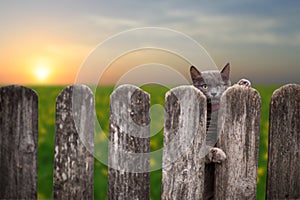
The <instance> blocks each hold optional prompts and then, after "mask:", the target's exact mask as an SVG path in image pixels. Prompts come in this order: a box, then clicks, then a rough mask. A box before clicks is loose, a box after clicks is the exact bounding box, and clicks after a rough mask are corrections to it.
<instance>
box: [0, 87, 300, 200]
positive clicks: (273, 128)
mask: <svg viewBox="0 0 300 200" xmlns="http://www.w3.org/2000/svg"><path fill="white" fill-rule="evenodd" d="M110 103H111V113H110V137H109V141H110V145H109V171H108V194H107V198H108V199H112V200H114V199H150V173H149V171H150V156H149V153H150V125H149V124H150V115H149V108H150V96H149V94H147V93H146V92H144V91H142V90H140V89H139V88H137V87H135V86H131V85H124V86H121V87H119V88H117V89H116V90H115V91H114V92H113V93H112V95H111V102H110ZM260 105H261V99H260V96H259V94H258V92H257V91H256V90H255V89H252V88H247V87H241V86H233V87H231V88H229V89H228V90H227V91H226V92H225V93H224V95H223V96H222V99H221V104H220V111H219V112H220V117H219V122H218V126H219V127H218V129H219V136H218V143H217V146H218V147H220V148H221V149H223V150H224V152H226V154H227V159H226V160H225V161H224V162H223V163H222V164H216V166H215V177H214V179H213V180H208V179H207V178H205V179H204V177H205V163H204V155H205V148H204V147H205V138H206V135H205V131H206V112H207V111H206V98H205V96H204V95H203V94H202V93H201V92H199V91H198V90H197V89H195V88H194V87H193V86H181V87H177V88H174V89H172V90H170V91H169V92H168V93H167V94H166V99H165V127H164V148H163V158H162V159H163V168H162V194H161V199H166V200H167V199H189V200H194V199H205V198H206V197H205V196H203V194H204V191H205V190H206V188H205V187H206V186H207V185H208V182H210V183H213V188H212V189H213V191H214V196H215V199H255V198H256V180H257V166H258V147H259V132H260V131H259V124H260ZM94 107H95V106H94V97H93V94H92V92H91V91H90V90H89V88H88V87H86V86H82V85H74V86H69V87H67V88H65V89H64V90H63V91H62V92H61V94H60V95H59V96H58V98H57V103H56V132H55V156H54V177H53V181H54V183H53V184H54V186H53V198H54V199H93V198H94V197H93V195H94V194H93V191H94V188H93V185H94V168H93V167H94V158H93V153H94V138H93V137H94V116H95V109H94ZM37 124H38V95H37V94H36V93H35V92H34V91H32V90H31V89H28V88H25V87H22V86H16V85H12V86H5V87H1V88H0V177H1V178H0V199H37V167H38V163H37V149H38V142H37V139H38V125H37ZM268 159H269V160H268V170H267V188H266V191H267V192H266V193H267V195H266V199H300V170H299V169H300V162H299V160H300V86H299V85H286V86H283V87H281V88H280V89H278V90H276V91H275V92H274V94H273V97H272V100H271V107H270V128H269V155H268Z"/></svg>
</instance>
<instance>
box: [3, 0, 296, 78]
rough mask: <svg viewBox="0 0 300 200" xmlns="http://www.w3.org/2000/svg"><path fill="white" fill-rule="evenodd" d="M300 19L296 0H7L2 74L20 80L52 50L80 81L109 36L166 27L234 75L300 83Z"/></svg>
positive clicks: (64, 73) (51, 54) (67, 72)
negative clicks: (82, 68) (95, 51)
mask: <svg viewBox="0 0 300 200" xmlns="http://www.w3.org/2000/svg"><path fill="white" fill-rule="evenodd" d="M299 19H300V1H296V0H286V1H279V0H273V1H267V0H265V1H263V0H262V1H259V0H251V1H250V0H227V1H221V0H216V1H208V0H207V1H174V0H165V1H138V0H123V1H118V2H117V1H32V0H29V1H1V2H0V26H1V31H0V42H1V46H0V53H1V59H0V63H1V65H0V67H1V71H0V80H2V82H3V83H14V82H13V81H12V80H16V79H18V76H22V73H20V71H26V70H27V68H28V70H30V69H31V68H30V67H31V66H30V65H33V64H31V63H32V62H33V61H32V62H31V61H30V62H29V61H28V63H26V62H27V60H26V58H28V59H29V58H30V59H34V57H49V59H50V57H51V58H52V59H54V58H55V60H56V61H55V62H56V63H59V64H57V65H61V63H65V65H64V67H63V68H64V69H63V70H62V72H61V73H60V74H59V73H58V72H56V77H57V79H59V80H63V79H64V77H68V78H65V80H69V82H72V80H74V77H75V76H76V72H77V71H78V69H79V67H80V65H81V64H82V62H83V61H84V59H85V58H86V57H87V56H88V55H89V53H90V52H91V51H92V50H93V49H94V48H95V47H96V46H97V45H98V44H99V43H101V42H103V41H104V40H105V39H107V38H108V37H110V36H112V35H114V34H117V33H119V32H122V31H125V30H128V29H132V28H141V27H164V28H170V29H174V30H176V31H179V32H182V33H184V34H186V35H188V36H190V37H192V38H193V39H195V40H196V41H197V42H198V43H200V44H201V45H203V47H204V48H205V49H206V50H207V51H208V52H209V54H210V55H211V57H212V58H213V60H214V61H215V63H216V64H217V66H219V68H221V67H222V65H224V64H225V62H227V61H230V62H231V63H232V79H233V80H234V81H235V80H237V79H239V78H240V77H247V78H249V79H250V80H251V81H252V82H253V83H254V84H255V83H257V84H274V83H276V84H281V83H291V82H292V83H299V82H300V81H299V75H300V67H299V63H300V20H299ZM18 60H19V61H18ZM21 61H22V62H23V63H24V64H23V65H22V64H20V63H19V62H21ZM49 62H50V61H49ZM55 62H54V61H53V62H52V63H55ZM53 65H54V64H53ZM200 67H201V66H200ZM8 68H10V70H8ZM61 68H62V67H60V68H59V69H61ZM54 69H55V70H56V71H57V70H58V69H57V68H55V67H54ZM186 69H187V70H186V71H188V66H186ZM24 73H25V72H24ZM25 76H28V77H29V76H30V75H29V73H28V74H27V75H24V77H25ZM8 77H11V78H10V79H9V78H8ZM26 80H28V79H24V81H23V82H24V83H27V82H26ZM53 80H54V79H52V82H53ZM28 83H30V81H29V82H28ZM58 83H65V82H63V81H62V82H59V81H58Z"/></svg>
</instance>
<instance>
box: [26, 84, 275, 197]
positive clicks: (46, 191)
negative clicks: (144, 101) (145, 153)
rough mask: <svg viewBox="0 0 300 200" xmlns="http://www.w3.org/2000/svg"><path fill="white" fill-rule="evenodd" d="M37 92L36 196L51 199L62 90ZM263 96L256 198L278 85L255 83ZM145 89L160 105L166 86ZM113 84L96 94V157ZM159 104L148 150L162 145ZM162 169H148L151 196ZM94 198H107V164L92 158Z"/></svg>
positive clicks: (261, 190)
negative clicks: (57, 102)
mask: <svg viewBox="0 0 300 200" xmlns="http://www.w3.org/2000/svg"><path fill="white" fill-rule="evenodd" d="M30 88H32V89H34V90H35V91H36V92H37V93H38V95H39V149H38V198H39V199H52V183H53V180H52V179H53V178H52V176H53V157H54V130H55V100H56V97H57V95H58V94H59V93H60V92H61V90H62V89H63V87H62V86H53V87H30ZM255 88H256V89H257V90H258V91H259V93H260V95H261V97H262V110H261V134H260V153H259V168H258V175H259V176H258V187H257V194H258V198H257V199H264V198H265V184H266V183H265V182H266V166H267V146H268V141H267V136H268V126H269V122H268V121H269V118H268V115H269V102H270V99H271V95H272V93H273V91H274V90H275V89H277V88H279V86H257V87H255ZM143 89H144V90H145V91H147V92H148V93H150V95H151V105H156V104H159V105H161V106H163V104H164V95H165V93H166V91H168V89H167V88H163V87H158V86H145V87H143ZM112 91H113V87H108V86H107V87H101V88H98V89H97V91H96V95H95V100H96V113H97V118H98V121H99V123H100V126H101V128H102V130H100V129H99V130H97V129H96V133H97V134H96V137H95V153H96V157H97V156H102V157H103V155H101V154H106V153H107V149H106V147H107V145H106V144H105V140H106V137H107V136H108V119H109V95H110V93H111V92H112ZM161 106H158V105H156V106H154V107H155V108H157V109H156V112H151V117H152V121H151V134H152V135H153V136H152V137H151V143H150V145H151V151H155V150H158V149H161V148H162V137H163V132H162V130H161V128H162V127H163V115H162V112H161V111H162V110H161V108H162V107H161ZM160 162H161V161H160V158H151V162H150V164H151V166H152V167H156V165H157V166H159V165H160ZM160 181H161V170H156V171H153V172H151V199H160V192H161V184H160ZM94 188H95V199H101V200H102V199H106V191H107V167H106V166H105V165H104V164H102V163H101V162H99V161H97V159H95V184H94Z"/></svg>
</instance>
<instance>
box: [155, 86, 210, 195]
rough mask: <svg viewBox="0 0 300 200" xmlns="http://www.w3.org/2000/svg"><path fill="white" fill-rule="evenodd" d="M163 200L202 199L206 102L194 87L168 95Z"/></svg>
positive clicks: (173, 91)
mask: <svg viewBox="0 0 300 200" xmlns="http://www.w3.org/2000/svg"><path fill="white" fill-rule="evenodd" d="M164 131H165V132H164V149H163V169H162V195H161V199H172V200H173V199H175V200H176V199H178V200H179V199H180V200H181V199H187V200H195V199H202V194H203V191H204V167H205V163H204V156H205V148H204V144H205V138H206V98H205V96H204V95H203V94H202V93H201V92H200V91H199V90H198V89H196V88H195V87H193V86H181V87H177V88H174V89H172V90H170V91H169V92H168V93H167V94H166V102H165V129H164Z"/></svg>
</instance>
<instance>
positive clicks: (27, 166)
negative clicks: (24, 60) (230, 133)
mask: <svg viewBox="0 0 300 200" xmlns="http://www.w3.org/2000/svg"><path fill="white" fill-rule="evenodd" d="M37 151H38V96H37V94H36V93H35V92H34V91H32V90H31V89H28V88H25V87H22V86H17V85H11V86H6V87H1V88H0V175H1V178H0V199H37Z"/></svg>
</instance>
